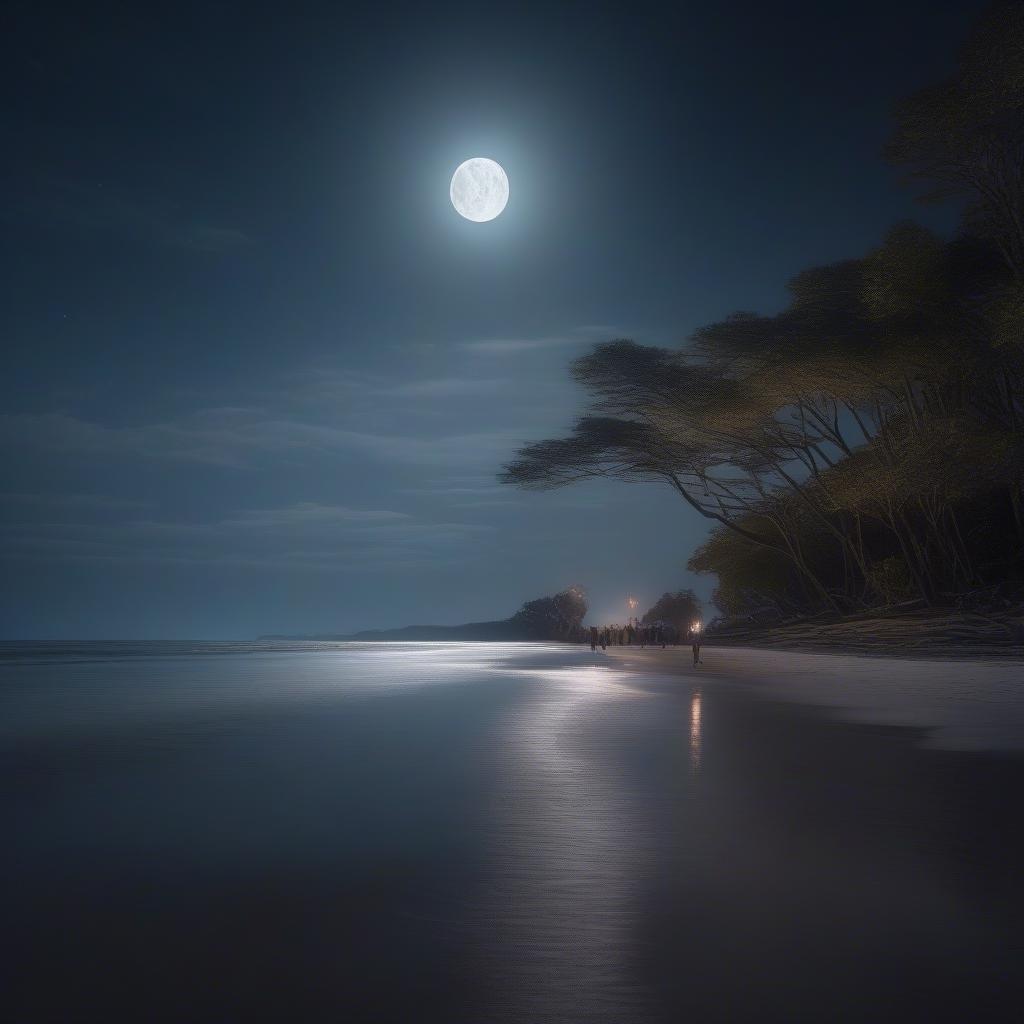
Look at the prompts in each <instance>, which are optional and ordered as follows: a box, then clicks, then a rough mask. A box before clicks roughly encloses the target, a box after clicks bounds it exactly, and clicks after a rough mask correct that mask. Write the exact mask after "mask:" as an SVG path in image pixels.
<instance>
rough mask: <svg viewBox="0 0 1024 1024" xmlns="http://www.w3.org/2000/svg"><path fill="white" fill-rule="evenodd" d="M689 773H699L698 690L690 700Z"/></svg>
mask: <svg viewBox="0 0 1024 1024" xmlns="http://www.w3.org/2000/svg"><path fill="white" fill-rule="evenodd" d="M690 771H692V772H699V771H700V690H694V691H693V696H692V697H691V698H690Z"/></svg>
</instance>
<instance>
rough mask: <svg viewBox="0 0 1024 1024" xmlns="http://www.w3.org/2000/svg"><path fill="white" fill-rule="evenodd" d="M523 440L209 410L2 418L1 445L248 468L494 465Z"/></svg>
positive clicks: (249, 411)
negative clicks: (273, 461) (327, 463)
mask: <svg viewBox="0 0 1024 1024" xmlns="http://www.w3.org/2000/svg"><path fill="white" fill-rule="evenodd" d="M519 443H520V438H519V436H518V435H517V434H512V433H511V432H502V431H494V432H481V433H472V434H449V435H445V436H441V437H435V438H429V437H426V438H425V437H410V436H403V435H388V434H374V433H369V432H361V431H356V430H347V429H343V428H338V427H332V426H324V425H321V424H316V423H308V422H302V421H298V420H289V419H276V418H270V417H268V416H267V415H266V414H265V413H264V412H262V411H261V410H255V409H244V408H231V407H225V408H219V409H205V410H200V411H198V412H195V413H191V414H189V415H187V416H183V417H180V418H178V419H174V420H168V421H164V422H161V423H152V424H143V425H136V426H106V425H103V424H100V423H95V422H91V421H89V420H83V419H80V418H78V417H75V416H68V415H66V414H63V413H42V414H23V415H22V414H19V415H4V416H0V446H4V447H7V448H9V449H20V450H22V451H25V450H29V451H50V452H63V453H68V454H76V455H96V456H122V457H144V458H165V459H176V460H182V461H188V462H198V463H204V464H207V465H214V466H223V467H236V468H243V467H246V466H249V465H252V464H253V462H254V461H255V460H257V459H258V458H259V457H261V456H267V455H275V454H277V455H280V454H286V453H291V454H295V453H300V452H305V453H307V454H310V455H316V454H321V455H324V454H330V455H335V456H337V455H341V454H347V455H349V456H352V457H364V458H372V459H376V460H384V461H389V462H405V463H414V464H420V465H435V466H449V465H450V466H465V465H479V464H483V463H494V462H495V461H496V460H498V459H500V458H501V457H503V456H504V455H506V454H508V453H509V452H510V451H511V450H512V449H514V448H515V447H516V445H517V444H519Z"/></svg>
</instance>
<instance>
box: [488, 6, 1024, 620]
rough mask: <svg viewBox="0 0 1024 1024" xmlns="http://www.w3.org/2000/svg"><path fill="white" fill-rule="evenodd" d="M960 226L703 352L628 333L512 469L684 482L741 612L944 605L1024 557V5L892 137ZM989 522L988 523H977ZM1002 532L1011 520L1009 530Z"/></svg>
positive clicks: (578, 374) (725, 328)
mask: <svg viewBox="0 0 1024 1024" xmlns="http://www.w3.org/2000/svg"><path fill="white" fill-rule="evenodd" d="M888 152H889V156H890V157H891V159H893V160H894V161H896V162H897V163H899V164H901V165H902V166H904V167H906V168H907V169H908V170H909V171H910V173H911V176H912V177H913V178H914V180H916V181H920V182H924V183H926V184H927V185H928V186H929V188H930V192H929V195H930V196H931V197H932V198H938V197H944V196H948V195H957V196H959V197H961V198H963V197H966V199H967V208H966V213H965V217H964V221H963V225H962V228H961V230H960V232H959V233H958V234H957V235H956V237H954V238H952V239H950V240H945V239H942V238H940V237H939V236H937V235H935V234H934V233H933V232H931V231H928V230H927V229H925V228H922V227H920V226H917V225H915V224H911V223H901V224H897V225H895V226H894V227H893V228H892V230H891V231H889V232H888V234H887V235H886V237H885V238H884V239H883V240H882V241H881V243H880V244H879V245H878V246H877V247H876V248H875V249H873V250H872V251H870V252H868V253H867V254H865V255H864V256H863V257H861V258H858V259H849V260H843V261H840V262H837V263H833V264H829V265H826V266H820V267H812V268H809V269H807V270H805V271H803V272H802V273H800V274H798V275H797V276H796V277H795V278H794V279H793V280H792V281H791V282H790V302H789V304H788V306H787V307H786V308H785V309H784V310H782V311H781V312H780V313H778V314H776V315H775V316H761V315H758V314H755V313H749V312H741V313H735V314H733V315H731V316H729V317H727V318H726V319H725V320H723V321H720V322H718V323H714V324H710V325H707V326H705V327H702V328H700V329H699V330H697V331H696V332H695V333H694V334H693V336H692V337H691V338H690V342H689V345H688V346H687V347H686V348H685V349H681V350H670V349H663V348H656V347H652V346H644V345H639V344H637V343H635V342H633V341H631V340H628V339H619V340H616V341H611V342H607V343H605V344H601V345H597V346H595V348H594V349H593V350H592V351H591V352H590V353H589V354H587V355H585V356H583V357H582V358H581V359H578V360H577V361H576V362H575V363H574V364H573V367H572V373H573V376H574V377H575V379H576V380H577V382H578V383H579V384H580V385H581V386H582V387H583V389H584V390H585V391H586V392H587V393H588V394H589V395H590V399H591V403H590V407H589V408H588V409H587V410H586V411H585V413H584V414H583V415H582V416H581V417H580V418H579V419H578V420H577V422H576V426H575V428H574V430H573V432H572V433H571V434H570V435H569V436H568V437H563V438H558V439H552V440H545V441H540V442H537V443H535V444H532V445H528V446H526V447H525V448H523V449H522V450H521V451H520V452H519V453H518V455H517V457H516V458H515V459H514V460H513V461H512V462H511V463H510V464H509V465H508V466H506V468H505V471H504V473H503V474H502V479H503V480H504V481H505V482H507V483H511V484H515V485H518V486H522V487H528V488H529V487H532V488H551V487H560V486H564V485H566V484H569V483H572V482H574V481H576V480H582V479H588V478H594V477H610V478H616V479H621V480H627V481H633V480H656V481H661V482H663V483H666V484H668V485H669V486H670V487H671V488H672V489H673V490H674V491H675V492H676V493H677V494H678V495H679V496H680V497H681V498H682V499H683V500H684V501H685V502H686V503H687V504H688V505H689V506H690V507H691V508H692V509H694V510H696V511H697V512H698V513H700V514H701V515H702V516H704V517H705V518H707V519H708V520H709V521H711V522H712V524H713V530H712V534H711V537H710V538H709V540H708V542H707V543H706V544H705V545H703V546H702V547H701V548H700V549H699V550H698V551H697V552H695V553H694V555H693V557H692V558H691V560H690V563H689V565H690V568H691V569H692V570H694V571H697V572H713V573H716V574H717V575H718V578H719V590H718V597H717V602H718V604H719V607H721V608H722V609H723V611H726V612H728V613H730V614H736V613H739V612H740V610H742V609H749V608H750V607H751V606H753V605H758V604H760V605H767V606H771V607H773V608H775V609H776V610H777V611H778V613H779V614H791V613H792V612H794V611H799V610H816V609H831V610H833V611H845V610H851V609H858V608H863V607H866V606H869V605H871V604H876V603H878V602H879V601H883V602H888V601H891V600H893V599H896V598H902V597H905V596H916V597H918V598H920V599H921V600H923V601H924V602H925V603H927V604H936V603H941V602H945V601H951V600H955V597H956V595H958V594H961V593H965V592H974V591H976V590H977V589H978V588H979V587H984V586H986V585H991V584H993V583H998V582H1000V581H1002V580H1006V579H1019V578H1021V576H1022V575H1024V432H1022V429H1021V428H1022V423H1024V344H1022V342H1024V329H1022V322H1024V315H1022V311H1024V233H1022V232H1024V228H1022V225H1024V15H1022V7H1021V5H1019V4H1014V5H1010V6H1004V7H997V8H994V9H993V10H992V11H990V12H989V14H988V15H987V16H986V18H985V19H984V20H983V22H982V23H981V25H980V27H979V29H978V31H977V33H976V35H975V36H974V37H973V38H972V40H971V41H970V42H969V44H968V45H967V46H966V47H965V49H964V51H963V55H962V58H961V61H960V64H959V66H958V68H957V70H956V72H955V74H954V75H953V76H952V77H951V78H949V79H948V80H947V81H945V82H943V83H940V85H938V86H936V87H934V88H932V89H926V90H924V91H923V92H921V93H918V94H917V95H916V96H914V97H911V98H910V99H909V100H907V101H906V102H905V103H904V104H903V105H902V106H901V107H900V110H899V114H898V119H897V126H896V130H895V133H894V135H893V139H892V142H891V144H890V146H889V149H888ZM982 524H984V528H982ZM993 537H996V538H998V540H997V541H994V540H993Z"/></svg>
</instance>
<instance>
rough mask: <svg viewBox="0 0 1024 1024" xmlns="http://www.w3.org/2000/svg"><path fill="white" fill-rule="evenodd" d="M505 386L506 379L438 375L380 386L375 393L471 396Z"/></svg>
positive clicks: (437, 396) (489, 392)
mask: <svg viewBox="0 0 1024 1024" xmlns="http://www.w3.org/2000/svg"><path fill="white" fill-rule="evenodd" d="M506 386H507V381H504V380H500V379H496V378H489V379H481V378H479V377H440V378H437V379H434V380H413V381H406V382H405V383H403V384H396V385H394V386H393V387H385V388H381V389H380V390H379V391H378V392H377V394H379V395H385V396H392V397H395V398H458V397H463V396H465V397H469V398H472V397H474V396H477V395H493V394H495V393H496V392H498V391H501V390H502V389H503V388H504V387H506Z"/></svg>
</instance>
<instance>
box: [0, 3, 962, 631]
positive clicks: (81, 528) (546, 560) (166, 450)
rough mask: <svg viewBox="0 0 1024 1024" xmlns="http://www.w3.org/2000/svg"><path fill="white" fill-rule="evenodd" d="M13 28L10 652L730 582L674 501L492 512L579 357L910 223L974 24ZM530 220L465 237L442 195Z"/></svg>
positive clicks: (877, 13) (572, 8) (371, 9)
mask: <svg viewBox="0 0 1024 1024" xmlns="http://www.w3.org/2000/svg"><path fill="white" fill-rule="evenodd" d="M149 6H150V5H131V6H126V7H124V8H123V9H121V8H115V7H110V6H104V5H95V6H94V5H70V6H68V7H66V8H64V7H60V6H53V5H45V4H23V5H15V11H14V13H13V15H10V16H8V21H7V23H6V25H5V27H4V33H3V34H4V38H5V44H4V45H5V51H6V52H5V56H4V62H3V63H4V74H5V76H6V78H7V79H8V81H7V83H6V88H5V90H4V95H5V96H6V97H7V102H6V104H5V112H4V113H5V116H4V119H3V125H4V135H5V142H6V145H5V147H4V148H5V151H6V155H5V161H4V168H3V171H2V175H3V195H2V210H0V213H2V224H3V270H4V272H3V276H2V281H3V303H2V307H0V317H2V328H0V329H2V336H3V339H4V361H3V374H2V377H0V391H2V398H3V406H2V413H0V448H2V458H3V465H4V467H5V469H4V475H3V480H2V482H0V492H2V522H0V556H2V559H3V562H2V567H0V580H2V583H0V588H2V589H0V636H3V637H7V638H70V637H76V638H89V637H95V638H164V637H167V638H234V637H249V636H253V635H256V634H259V633H265V632H315V631H324V630H330V631H347V630H350V629H358V628H364V627H372V626H385V625H399V624H403V623H406V622H459V621H465V620H467V619H481V618H492V617H500V616H504V615H506V614H508V613H510V612H512V611H514V610H515V608H516V607H517V606H518V605H519V603H521V602H522V601H523V600H525V599H527V598H530V597H534V596H537V595H540V594H543V593H548V592H552V591H554V590H557V589H561V588H562V587H564V586H566V585H568V584H570V583H574V582H578V583H581V584H583V585H584V586H585V587H586V588H587V589H588V591H589V593H590V595H591V604H592V607H593V609H594V612H595V614H596V615H598V616H599V617H601V618H604V617H611V616H616V617H622V616H623V615H624V614H625V609H624V606H623V599H624V596H625V594H626V592H627V590H633V591H634V592H636V593H638V594H639V595H640V596H641V598H642V599H643V600H644V601H646V602H653V600H654V599H655V598H656V597H657V596H658V595H659V594H660V593H661V592H662V591H664V590H667V589H675V588H677V587H679V586H689V585H695V586H697V588H698V590H699V591H700V592H701V593H703V594H705V595H706V594H708V593H710V589H711V587H712V585H713V581H712V580H695V579H693V578H691V577H690V576H689V575H688V574H687V573H686V571H685V568H684V566H685V562H686V559H687V557H688V555H689V553H690V552H691V551H692V549H693V548H694V547H695V546H696V545H697V544H699V543H700V541H701V540H702V538H703V537H704V536H705V535H706V532H707V524H706V523H705V522H704V521H703V520H701V519H699V518H698V517H697V516H696V515H695V514H694V513H692V512H690V511H689V510H688V509H687V508H686V507H684V506H683V504H682V502H681V501H680V500H679V499H678V498H676V497H674V496H673V495H672V494H671V493H669V492H668V491H662V490H660V489H659V488H657V487H655V486H653V485H651V486H635V485H634V486H626V485H608V486H606V487H598V486H592V487H580V488H576V489H570V490H566V491H562V492H558V493H555V494H548V495H535V494H524V493H521V492H515V491H510V490H508V489H502V488H499V487H498V486H497V485H496V483H495V480H494V475H495V472H496V471H497V470H498V469H499V468H500V466H501V464H502V462H503V461H504V460H505V459H506V458H507V457H508V456H510V455H511V454H512V453H513V452H514V450H515V449H516V447H517V446H518V445H519V444H521V443H522V442H524V441H529V440H534V439H537V438H540V437H544V436H547V435H549V434H552V433H559V432H562V431H565V430H567V429H568V428H569V427H570V425H571V422H572V420H573V417H574V415H575V413H576V412H577V411H578V409H579V396H578V395H577V394H575V393H574V391H573V389H572V386H571V384H570V383H569V381H568V378H567V374H566V366H567V364H568V362H569V360H570V359H571V358H572V357H573V356H574V355H576V354H578V353H580V352H582V351H585V350H586V348H587V346H588V345H589V344H591V343H593V342H594V341H596V340H605V339H607V338H611V337H616V336H628V337H633V338H635V339H636V340H638V341H646V342H654V343H661V344H678V343H682V342H683V341H684V340H685V338H686V336H687V335H688V334H689V332H690V331H692V330H693V329H694V328H695V327H697V326H699V325H701V324H704V323H707V322H710V321H713V320H715V319H719V318H721V317H723V316H724V315H726V314H727V313H729V312H731V311H733V310H736V309H753V310H759V311H762V312H771V311H773V310H775V309H778V308H779V307H780V306H781V305H782V304H783V302H784V301H785V283H786V280H787V279H788V278H789V277H790V276H792V275H793V274H794V273H795V272H797V271H798V270H800V269H801V268H803V267H805V266H808V265H811V264H814V263H819V262H824V261H829V260H832V259H836V258H841V257H845V256H852V255H858V254H860V253H862V252H863V251H864V250H865V249H867V248H868V247H870V246H871V245H873V244H874V243H875V242H877V240H878V239H879V238H880V236H881V234H882V232H883V231H884V230H885V228H886V227H887V226H888V225H889V224H891V223H892V222H893V221H895V220H897V219H900V218H904V217H907V216H917V217H919V218H922V219H925V220H926V221H927V222H928V223H931V224H933V225H935V226H937V227H940V228H947V229H948V228H949V227H950V226H951V225H952V223H953V221H952V214H951V213H950V212H949V211H945V212H943V211H938V212H937V211H934V210H933V211H928V210H924V209H922V208H919V207H917V206H916V204H915V203H914V202H913V199H912V196H911V194H910V193H909V192H908V191H907V190H906V189H905V188H903V187H901V186H900V185H899V183H898V181H897V178H896V175H895V174H894V173H893V172H892V171H891V170H890V169H889V168H887V167H886V166H885V165H884V163H883V162H882V161H881V159H880V157H879V150H880V147H881V145H882V143H883V141H884V139H885V137H886V134H887V131H888V125H889V121H888V113H889V110H890V108H891V104H892V102H893V101H894V100H895V99H896V98H898V97H899V96H901V95H903V94H905V93H907V92H909V91H912V90H913V89H915V88H916V87H918V86H920V85H922V84H924V83H927V82H928V81H930V80H932V79H934V78H936V77H938V76H940V75H941V74H943V73H944V72H945V71H946V70H947V69H948V68H949V67H950V66H951V63H952V60H953V56H954V54H955V50H956V47H957V45H958V43H959V41H960V40H961V39H962V37H963V35H964V33H965V31H966V30H967V27H968V26H969V24H970V22H971V20H972V19H973V17H974V16H975V15H976V14H977V13H978V11H979V10H980V5H979V4H977V3H935V2H932V3H925V2H912V3H898V4H893V3H891V2H890V3H857V4H854V3H844V2H836V3H829V4H809V3H808V4H794V3H776V4H763V3H720V4H702V5H697V4H685V3H681V4H677V5H674V6H672V7H668V6H666V5H660V4H659V5H650V6H648V5H645V4H642V3H632V4H615V5H602V4H599V3H585V4H582V3H581V4H569V3H563V4H557V3H556V4H537V5H528V4H513V5H507V6H503V5H497V4H495V5H489V6H485V5H480V4H465V5H455V4H444V3H435V4H416V5H409V6H405V5H401V4H391V5H386V4H370V5H366V6H365V7H363V8H359V7H358V6H357V5H352V4H337V3H330V4H303V3H295V4H291V5H287V6H285V7H280V8H278V9H276V10H274V9H272V8H262V7H254V6H253V5H242V4H237V5H229V4H216V3H203V4H197V5H193V4H188V3H185V4H177V5H174V6H173V7H169V8H167V9H166V12H165V13H164V14H154V13H153V11H152V10H150V9H149ZM476 155H482V156H489V157H492V158H493V159H495V160H497V161H499V162H500V163H501V164H502V165H503V166H504V168H505V170H506V171H507V173H508V176H509V180H510V186H511V199H510V201H509V204H508V207H507V209H506V210H505V212H504V213H503V214H502V215H501V216H500V217H499V218H498V219H497V220H495V221H493V222H490V223H486V224H475V223H471V222H469V221H465V220H462V219H461V218H460V217H458V215H457V214H456V213H455V212H454V210H453V209H452V208H451V205H450V203H449V200H448V182H449V179H450V176H451V173H452V171H453V170H454V168H455V167H456V166H457V165H458V164H459V163H460V162H461V161H462V160H464V159H466V158H467V157H470V156H476Z"/></svg>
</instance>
